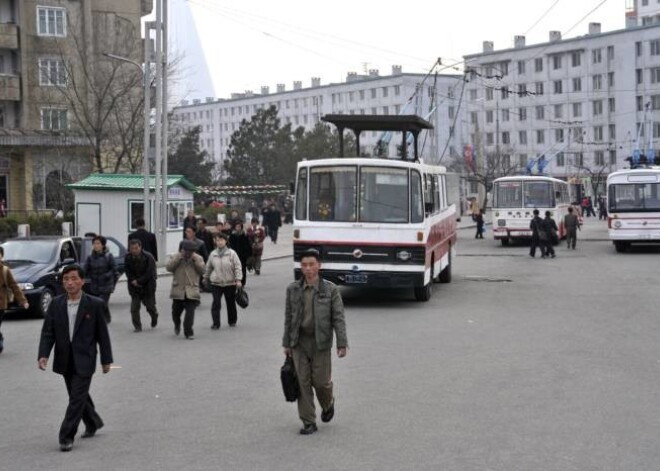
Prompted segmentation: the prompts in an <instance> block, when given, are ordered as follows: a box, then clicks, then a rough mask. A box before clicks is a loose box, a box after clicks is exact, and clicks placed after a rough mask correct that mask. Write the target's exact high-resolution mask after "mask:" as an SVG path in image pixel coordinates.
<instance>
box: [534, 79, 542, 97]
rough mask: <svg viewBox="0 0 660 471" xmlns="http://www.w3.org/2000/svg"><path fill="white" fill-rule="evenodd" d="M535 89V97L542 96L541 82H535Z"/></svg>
mask: <svg viewBox="0 0 660 471" xmlns="http://www.w3.org/2000/svg"><path fill="white" fill-rule="evenodd" d="M535 89H536V94H537V95H543V82H536V84H535Z"/></svg>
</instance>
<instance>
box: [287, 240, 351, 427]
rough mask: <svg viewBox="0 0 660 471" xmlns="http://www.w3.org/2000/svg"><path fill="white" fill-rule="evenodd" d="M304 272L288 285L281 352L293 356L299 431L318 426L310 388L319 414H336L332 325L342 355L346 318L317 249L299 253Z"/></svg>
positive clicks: (325, 419) (327, 416)
mask: <svg viewBox="0 0 660 471" xmlns="http://www.w3.org/2000/svg"><path fill="white" fill-rule="evenodd" d="M300 267H301V269H302V272H303V278H302V279H301V280H299V281H295V282H293V283H291V284H290V285H289V286H288V288H287V290H286V310H285V314H284V336H283V338H282V346H283V347H284V354H285V355H287V356H292V357H293V364H294V366H295V369H296V374H297V376H298V383H299V385H300V395H299V397H298V415H299V416H300V420H302V423H303V428H302V429H300V433H301V434H302V435H310V434H312V433H314V432H316V430H317V427H316V411H315V408H314V392H313V390H312V388H314V390H315V391H316V397H317V398H318V401H319V404H320V405H321V408H322V413H321V420H322V421H323V422H330V421H331V420H332V418H333V417H334V414H335V400H334V396H333V394H332V378H331V372H332V363H331V351H332V331H333V330H334V332H335V335H336V336H337V356H338V357H339V358H343V357H345V356H346V352H347V348H348V340H347V339H346V322H345V319H344V304H343V302H342V299H341V294H340V293H339V288H337V286H335V285H334V284H333V283H331V282H329V281H326V280H324V279H322V278H320V277H319V270H320V269H321V258H320V255H319V252H318V251H316V250H308V251H306V252H304V253H303V254H302V258H301V260H300Z"/></svg>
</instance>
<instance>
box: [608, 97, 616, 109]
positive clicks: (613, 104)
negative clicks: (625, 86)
mask: <svg viewBox="0 0 660 471" xmlns="http://www.w3.org/2000/svg"><path fill="white" fill-rule="evenodd" d="M615 111H616V101H615V100H614V98H608V99H607V112H608V113H614V112H615Z"/></svg>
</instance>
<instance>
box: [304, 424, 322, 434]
mask: <svg viewBox="0 0 660 471" xmlns="http://www.w3.org/2000/svg"><path fill="white" fill-rule="evenodd" d="M317 430H318V428H316V424H305V426H304V427H303V428H301V429H300V435H311V434H313V433H314V432H316V431H317Z"/></svg>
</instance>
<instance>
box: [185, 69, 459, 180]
mask: <svg viewBox="0 0 660 471" xmlns="http://www.w3.org/2000/svg"><path fill="white" fill-rule="evenodd" d="M462 84H463V76H462V75H438V76H437V77H434V76H429V77H425V76H424V75H421V74H407V73H402V71H401V68H400V67H399V66H394V67H393V68H392V75H389V76H380V75H379V73H378V71H377V70H371V71H369V75H357V74H355V73H349V74H348V76H347V78H346V82H343V83H333V84H329V85H321V80H320V79H319V78H312V79H311V86H310V87H308V88H303V86H302V82H299V81H296V82H294V83H293V89H292V90H286V87H285V85H284V84H278V85H277V88H276V91H275V92H274V93H271V91H270V89H269V87H262V88H261V93H259V94H256V93H253V92H250V91H248V92H246V93H242V94H234V95H232V98H231V99H227V100H222V99H219V100H215V99H212V98H208V99H207V100H206V101H205V102H202V101H201V100H195V101H193V103H191V104H188V103H186V102H183V103H182V106H179V107H177V108H175V109H174V111H173V119H174V121H175V123H176V125H177V126H180V127H183V128H184V129H185V128H190V127H194V126H201V128H202V131H201V133H200V141H201V142H200V144H201V148H202V149H203V150H206V151H207V152H208V154H209V155H210V156H211V157H212V158H213V159H214V160H215V161H216V162H217V163H218V166H219V169H218V170H219V173H220V175H221V178H222V177H224V176H225V175H224V174H223V173H222V167H223V161H224V159H225V157H226V155H227V150H228V148H229V144H230V138H231V135H232V134H233V133H234V132H235V131H237V130H238V129H239V126H240V123H241V121H242V120H243V119H247V120H249V119H250V117H251V116H252V115H253V114H254V113H255V112H256V111H257V110H259V109H263V108H268V107H270V106H275V107H276V108H277V109H278V117H279V118H280V120H281V122H282V124H283V125H284V124H288V123H290V124H291V125H292V128H293V129H295V128H297V127H299V126H302V127H303V128H305V129H306V130H309V129H312V128H313V127H314V126H315V125H316V123H318V122H319V121H320V119H321V117H322V116H324V115H326V114H331V113H343V114H376V115H398V114H417V115H419V116H422V117H424V118H426V119H428V120H429V121H430V122H431V123H432V124H433V125H434V127H435V129H434V130H433V131H431V132H429V134H428V135H427V136H424V135H420V146H421V153H420V155H421V157H422V158H423V159H424V160H425V161H426V162H429V163H438V162H439V161H440V156H441V155H442V153H443V151H444V153H445V156H446V158H445V160H448V158H447V157H449V155H451V154H453V155H456V152H458V151H459V146H460V143H461V142H462V138H461V136H460V129H459V128H458V127H457V128H456V132H451V130H450V128H451V127H452V124H453V122H454V121H455V120H456V116H455V114H456V113H457V111H458V110H457V108H456V100H455V99H454V98H455V97H456V96H457V95H458V93H459V92H460V90H461V85H462ZM430 110H434V111H433V112H431V113H430ZM429 113H430V115H429ZM450 133H451V134H452V135H451V136H450ZM381 136H382V133H379V132H376V131H372V132H366V133H363V134H362V135H361V137H360V147H361V149H360V151H361V154H363V155H373V154H374V147H375V146H376V143H377V141H378V140H379V138H380V137H381ZM400 144H401V137H400V136H393V137H392V139H391V140H390V142H389V145H388V150H387V155H389V156H396V155H397V146H400ZM445 147H446V149H445Z"/></svg>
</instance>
